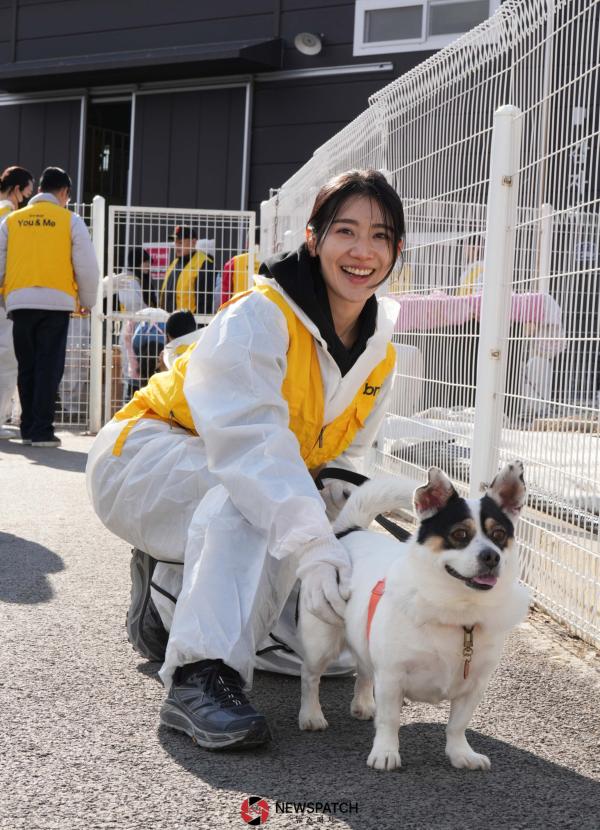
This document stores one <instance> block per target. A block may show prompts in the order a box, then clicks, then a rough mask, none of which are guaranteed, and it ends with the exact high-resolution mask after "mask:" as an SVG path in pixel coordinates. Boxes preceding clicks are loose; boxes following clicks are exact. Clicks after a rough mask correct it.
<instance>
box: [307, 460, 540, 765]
mask: <svg viewBox="0 0 600 830" xmlns="http://www.w3.org/2000/svg"><path fill="white" fill-rule="evenodd" d="M408 487H409V485H408V484H407V483H406V481H402V480H401V479H400V480H398V479H385V480H374V481H371V482H368V483H366V484H363V486H362V487H359V488H358V489H357V490H355V491H354V492H353V494H352V495H351V496H350V498H349V499H348V502H347V504H346V506H345V507H344V509H343V510H342V512H341V513H340V515H339V517H338V519H337V520H336V522H335V523H334V530H335V531H336V532H337V533H338V535H340V534H342V535H343V539H342V541H343V544H344V545H345V546H346V548H347V550H348V551H349V553H350V555H351V558H352V562H353V578H352V594H351V597H350V599H349V601H348V604H347V610H346V619H345V631H344V626H343V624H342V625H340V626H335V625H328V624H327V623H324V622H322V621H321V620H319V619H317V618H316V617H315V616H313V615H312V614H310V612H308V611H307V609H306V608H305V607H302V603H300V607H301V610H300V619H299V625H300V632H301V636H302V641H303V646H304V663H303V667H302V704H301V708H300V716H299V723H300V728H301V729H313V730H318V729H325V728H326V727H327V721H326V720H325V718H324V717H323V712H322V711H321V706H320V703H319V680H320V677H321V675H322V674H323V672H324V670H325V669H326V667H327V665H328V664H329V662H330V661H331V660H332V659H334V658H335V657H336V656H337V654H338V653H339V651H340V649H341V647H342V646H343V644H344V641H346V642H347V643H348V645H349V647H350V649H351V650H352V652H353V653H354V656H355V658H356V664H357V669H358V672H357V678H356V685H355V688H354V697H353V699H352V704H351V707H350V711H351V713H352V715H354V717H356V718H359V719H360V720H366V719H369V718H371V717H373V715H375V740H374V743H373V748H372V750H371V754H370V755H369V758H368V760H367V764H368V765H369V766H370V767H373V768H375V769H381V770H385V769H387V770H393V769H396V768H397V767H399V766H400V753H399V751H398V749H399V743H398V730H399V727H400V720H401V708H402V701H403V699H404V698H405V697H406V698H409V699H410V700H419V701H425V702H428V703H437V702H439V701H441V700H450V702H451V706H450V718H449V721H448V726H447V728H446V754H447V755H448V757H449V759H450V763H451V764H452V765H453V766H454V767H467V768H469V769H489V767H490V761H489V759H488V758H487V757H486V756H485V755H480V754H479V753H477V752H475V751H474V750H473V749H471V747H470V745H469V743H468V741H467V739H466V737H465V729H466V727H467V726H468V724H469V721H470V720H471V716H472V714H473V711H474V710H475V707H476V706H477V704H478V703H479V701H480V700H481V698H482V696H483V693H484V692H485V689H486V687H487V685H488V682H489V679H490V676H491V674H492V672H493V671H494V669H495V668H496V666H497V664H498V661H499V660H500V656H501V652H502V647H503V644H504V640H505V638H506V635H507V634H508V632H509V630H510V629H511V628H512V627H513V626H514V625H516V624H517V623H518V622H520V621H521V620H522V619H523V617H524V616H525V614H526V613H527V608H528V604H529V594H528V592H527V590H526V589H525V588H524V587H522V586H521V585H520V584H519V582H518V577H519V563H518V556H517V549H516V545H515V541H514V522H515V521H516V519H517V518H518V516H519V513H520V511H521V508H522V506H523V504H524V501H525V484H524V481H523V465H522V464H521V462H520V461H515V462H513V463H511V464H508V465H507V466H506V467H504V469H503V470H502V471H501V472H500V473H499V474H498V475H497V476H496V478H495V479H494V481H493V482H492V484H491V485H490V486H489V488H488V489H487V491H486V492H485V495H484V496H482V498H481V499H469V500H467V499H463V498H460V497H459V495H458V493H457V492H456V490H455V489H454V487H453V485H452V482H451V481H450V480H449V479H448V478H447V476H446V475H445V473H443V472H442V471H441V470H439V469H437V468H435V467H432V468H431V469H430V470H429V480H428V482H427V484H426V485H424V486H423V487H419V488H418V489H417V490H415V492H414V508H415V511H416V514H417V518H418V519H419V522H420V524H419V526H418V528H417V531H416V533H415V534H414V535H413V536H412V537H411V538H410V540H409V541H408V542H406V543H404V544H403V543H399V542H397V541H396V540H395V539H393V538H392V537H390V536H386V535H384V534H382V533H376V532H373V531H368V530H360V528H365V527H368V525H369V524H370V522H371V521H372V520H373V518H374V517H375V515H377V514H378V513H385V512H390V511H391V510H393V509H395V508H398V507H406V506H408V505H409V504H410V494H409V489H408ZM411 489H412V488H411ZM344 531H345V533H344ZM353 531H357V532H353ZM340 538H341V536H340ZM382 580H385V582H383V581H382ZM373 686H374V691H375V695H373Z"/></svg>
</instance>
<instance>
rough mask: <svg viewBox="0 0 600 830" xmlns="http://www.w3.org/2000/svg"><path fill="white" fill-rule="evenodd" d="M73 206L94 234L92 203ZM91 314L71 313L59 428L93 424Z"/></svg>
mask: <svg viewBox="0 0 600 830" xmlns="http://www.w3.org/2000/svg"><path fill="white" fill-rule="evenodd" d="M69 209H70V210H72V211H73V212H74V213H76V214H77V215H78V216H81V218H82V219H83V220H84V222H85V223H86V225H87V226H88V228H89V231H90V235H91V236H92V238H93V237H94V232H95V231H94V221H93V220H94V216H93V211H92V205H91V204H84V203H81V202H72V203H70V204H69ZM90 355H91V324H90V317H89V315H88V314H87V313H86V314H83V315H82V314H80V313H78V312H76V313H74V314H72V315H71V319H70V321H69V332H68V335H67V351H66V356H65V370H64V373H63V376H62V380H61V382H60V387H59V390H58V400H57V402H56V412H55V419H54V423H55V425H56V427H57V428H59V429H68V430H71V431H74V432H84V431H87V430H89V427H90Z"/></svg>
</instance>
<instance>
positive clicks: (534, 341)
mask: <svg viewBox="0 0 600 830" xmlns="http://www.w3.org/2000/svg"><path fill="white" fill-rule="evenodd" d="M599 13H600V0H507V2H505V3H503V4H502V5H501V6H500V8H499V9H498V11H497V12H496V14H495V15H494V16H493V17H492V18H490V19H489V20H487V21H485V22H484V23H482V24H481V25H480V26H478V27H477V28H476V29H474V30H473V31H471V32H469V33H467V34H466V35H464V36H463V37H461V38H460V39H458V40H457V41H456V42H455V43H453V44H451V45H450V46H449V47H447V48H446V49H443V50H442V51H440V52H439V53H437V54H436V55H434V56H433V57H432V58H430V59H429V60H427V61H425V62H424V63H422V64H420V65H419V66H417V67H415V68H414V69H413V70H411V71H410V72H409V73H407V74H406V75H404V76H402V77H400V78H399V79H398V80H396V81H394V82H393V83H391V84H389V85H388V86H387V87H385V88H384V89H382V90H381V91H380V92H378V93H376V94H375V95H373V96H372V98H371V100H370V106H369V109H368V110H367V111H366V112H365V113H362V114H361V115H360V116H359V117H358V118H357V119H355V121H353V122H352V123H350V124H349V125H348V126H347V127H346V128H345V129H344V130H342V131H341V132H340V133H338V134H337V135H336V136H334V137H333V138H332V139H330V141H328V142H327V143H326V144H324V145H323V147H321V148H319V150H317V151H316V152H315V154H314V156H313V158H312V159H311V160H310V161H309V162H308V163H307V164H306V165H305V166H304V167H303V168H302V169H301V170H299V171H298V172H297V173H296V174H295V176H293V177H292V178H291V179H290V180H289V181H287V182H285V183H284V184H283V186H282V187H281V188H280V189H279V190H278V191H277V193H276V195H275V196H274V197H273V198H272V199H271V200H269V201H268V202H267V203H265V204H264V208H263V213H264V215H265V217H266V219H265V224H268V225H269V234H268V236H267V239H268V244H269V246H270V250H271V251H276V250H281V249H282V248H286V249H287V248H290V247H292V246H293V245H294V244H298V243H299V242H301V241H302V235H303V231H304V223H305V222H306V218H307V216H308V213H309V210H310V204H311V201H312V198H313V197H314V193H315V192H316V190H317V188H318V187H319V186H320V185H321V184H322V183H323V182H324V181H325V180H326V179H327V178H328V177H330V176H331V175H333V174H335V173H338V172H341V171H342V170H344V169H347V168H348V167H350V166H361V167H366V166H369V167H376V168H379V169H382V170H384V171H385V173H386V175H387V177H388V180H389V181H390V182H391V183H392V184H393V185H394V187H395V188H396V190H397V191H398V193H399V194H400V195H401V197H402V198H403V201H404V205H405V212H406V219H407V229H408V232H407V240H406V247H405V253H404V257H403V259H404V263H403V267H402V268H401V267H398V269H397V270H396V272H395V273H394V274H393V275H392V277H391V280H390V283H389V289H388V290H389V293H390V294H391V295H392V296H395V297H396V298H397V299H398V300H399V302H400V316H399V321H398V325H397V331H396V335H395V340H396V349H397V353H398V368H397V378H396V386H395V399H394V402H393V405H392V407H391V410H390V412H389V415H388V417H387V419H386V421H385V423H384V425H383V428H382V430H381V433H380V436H379V440H378V446H377V451H376V453H375V466H376V468H377V469H381V470H386V471H390V472H395V473H406V474H409V475H412V476H414V475H419V474H422V473H423V472H424V471H425V469H426V468H427V467H428V466H429V465H430V464H436V465H438V466H441V467H443V468H444V469H446V470H447V472H448V473H449V474H450V475H452V476H453V477H454V479H455V480H456V481H457V484H458V486H459V489H460V490H461V491H462V492H463V493H467V492H468V490H469V488H470V487H471V489H473V490H474V489H476V488H477V487H478V485H479V481H473V483H472V484H471V483H470V481H469V477H470V469H471V459H472V451H473V441H474V424H475V422H476V412H475V393H476V382H475V379H476V377H477V367H478V361H479V357H478V352H479V348H480V338H479V329H480V315H481V306H482V292H486V287H487V286H488V285H489V280H490V279H491V277H490V274H491V273H492V269H491V268H490V265H489V263H488V264H487V267H486V241H487V239H486V236H487V232H486V227H487V226H488V224H489V217H488V216H487V207H486V205H487V203H488V191H489V170H490V167H491V156H490V153H491V136H492V125H493V117H494V112H495V111H496V110H497V109H498V108H499V107H501V106H502V105H505V104H511V105H513V106H515V107H517V108H518V109H519V110H520V112H521V115H520V116H519V120H520V124H519V127H520V130H521V132H522V136H523V140H522V148H523V149H522V153H521V156H520V159H519V161H518V164H517V169H516V171H515V173H516V179H515V181H516V180H517V178H518V182H519V183H518V193H517V207H516V217H515V218H514V220H513V221H512V222H511V227H510V228H506V229H505V230H506V231H507V232H509V234H510V237H511V238H512V239H514V246H515V258H514V267H513V270H512V274H509V275H508V280H509V285H508V286H506V288H507V290H508V293H509V295H510V302H509V303H508V306H509V311H508V315H509V319H508V320H507V321H506V323H507V325H508V337H507V338H506V342H505V343H504V344H503V350H504V351H505V352H506V357H507V359H506V372H505V380H504V387H503V394H502V395H500V396H498V400H497V402H496V409H495V415H494V417H495V418H497V419H498V422H499V429H498V431H497V437H496V438H494V437H493V436H492V434H491V432H490V431H489V430H487V431H486V432H485V434H481V429H480V428H478V434H477V440H478V441H479V442H481V441H489V442H490V444H491V446H490V457H491V458H493V459H494V458H495V459H497V461H498V462H500V461H503V460H505V459H508V458H509V457H511V456H512V457H515V456H518V457H520V458H522V459H523V461H524V462H525V467H526V472H527V480H528V486H529V494H530V495H529V504H528V506H527V508H526V510H525V513H524V518H523V520H522V522H521V530H520V538H521V540H522V553H523V562H524V570H523V576H524V579H525V581H526V582H527V583H528V584H529V585H530V586H531V587H532V589H533V592H534V596H535V597H536V599H537V600H538V602H539V603H540V604H541V605H542V606H543V607H545V608H546V609H547V610H549V611H551V612H552V613H553V614H555V616H556V617H557V618H558V619H560V620H562V621H563V622H564V623H566V624H567V625H568V626H569V627H570V629H571V630H572V631H573V632H574V633H576V634H578V635H579V636H581V637H583V638H585V639H587V640H589V641H590V642H593V643H595V644H596V645H600V618H599V608H600V601H599V600H600V549H599V546H598V515H599V508H600V504H599V497H598V493H599V492H600V424H599V416H598V412H599V410H598V404H599V394H600V356H599V345H598V344H599V329H598V327H599V323H598V317H599V314H598V304H599V302H600V300H599V299H598V298H599V296H600V295H599V286H598V268H599V243H600V239H599V216H600V190H599V176H598V172H599V164H600V162H599V158H600V152H599V132H600V130H599V128H600V106H599V100H598V98H599V96H598V83H599V74H600V73H599V68H600V64H599V55H600V49H599V46H600V44H599V31H600V26H599V22H600V21H599ZM269 252H270V251H269V250H266V249H263V255H266V254H267V253H269Z"/></svg>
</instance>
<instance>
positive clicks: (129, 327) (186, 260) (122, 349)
mask: <svg viewBox="0 0 600 830" xmlns="http://www.w3.org/2000/svg"><path fill="white" fill-rule="evenodd" d="M255 221H256V220H255V214H254V213H253V212H252V211H219V210H177V209H171V208H169V209H166V208H144V207H110V208H109V220H108V263H107V265H108V269H107V271H108V273H107V277H106V278H105V280H104V293H105V296H106V298H107V318H106V331H105V354H104V367H105V370H104V419H105V420H109V419H110V418H111V417H112V415H114V413H115V412H116V411H117V410H118V409H120V408H121V406H123V403H125V402H126V401H127V400H129V398H130V397H131V396H132V395H133V393H134V392H135V390H136V389H139V388H140V386H143V385H144V384H145V383H146V382H147V381H148V378H149V377H150V376H151V375H152V374H153V373H154V372H155V371H156V370H157V368H161V363H160V354H161V352H162V350H163V348H164V346H165V343H166V338H167V334H166V330H165V328H166V321H167V319H168V317H169V315H170V314H172V313H173V312H174V311H182V310H189V311H191V312H192V313H193V315H194V318H195V322H196V325H205V324H206V323H207V322H209V321H210V319H212V316H213V314H214V312H215V311H216V310H217V309H218V307H219V306H220V305H221V303H223V302H225V301H226V300H228V299H229V298H230V297H231V296H232V294H233V293H235V292H237V291H241V290H244V289H245V288H247V287H248V286H249V285H250V284H251V275H252V274H253V273H254V270H255V268H256V267H257V263H256V262H255V256H254V237H255Z"/></svg>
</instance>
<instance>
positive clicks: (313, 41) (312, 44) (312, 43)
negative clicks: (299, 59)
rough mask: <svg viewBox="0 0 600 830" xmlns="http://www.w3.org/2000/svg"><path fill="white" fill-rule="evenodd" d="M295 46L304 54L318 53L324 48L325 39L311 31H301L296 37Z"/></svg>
mask: <svg viewBox="0 0 600 830" xmlns="http://www.w3.org/2000/svg"><path fill="white" fill-rule="evenodd" d="M294 46H295V47H296V49H297V50H298V51H299V52H301V53H302V54H303V55H318V54H319V52H320V51H321V49H322V48H323V41H322V40H321V38H320V37H319V35H313V34H312V33H311V32H300V34H298V35H296V37H295V38H294Z"/></svg>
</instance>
